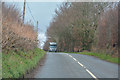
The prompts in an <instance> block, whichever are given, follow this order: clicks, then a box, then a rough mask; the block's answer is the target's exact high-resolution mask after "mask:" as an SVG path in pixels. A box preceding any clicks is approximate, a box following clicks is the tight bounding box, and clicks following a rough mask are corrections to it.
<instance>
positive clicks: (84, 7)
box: [44, 2, 120, 56]
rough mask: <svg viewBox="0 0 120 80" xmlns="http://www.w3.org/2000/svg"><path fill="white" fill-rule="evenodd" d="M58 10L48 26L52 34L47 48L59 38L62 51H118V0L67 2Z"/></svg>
mask: <svg viewBox="0 0 120 80" xmlns="http://www.w3.org/2000/svg"><path fill="white" fill-rule="evenodd" d="M55 13H56V15H55V16H54V18H53V20H52V22H51V23H50V25H49V28H48V29H47V33H46V34H47V36H48V37H50V38H48V39H47V41H46V43H45V46H44V49H45V50H48V46H49V45H48V42H49V41H55V42H57V44H58V48H57V49H58V51H67V52H80V51H84V50H87V51H93V52H98V53H106V54H110V55H115V56H117V55H118V3H111V2H105V3H103V2H98V3H97V2H94V3H93V2H67V3H63V4H62V5H61V6H59V7H58V8H57V9H56V10H55ZM119 37H120V36H119Z"/></svg>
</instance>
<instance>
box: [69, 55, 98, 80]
mask: <svg viewBox="0 0 120 80" xmlns="http://www.w3.org/2000/svg"><path fill="white" fill-rule="evenodd" d="M67 55H68V56H69V57H71V58H72V59H73V60H75V61H76V62H77V63H78V64H79V65H80V66H82V67H83V68H84V69H85V70H86V71H87V72H88V73H89V74H90V75H91V76H92V77H93V78H94V79H95V80H98V79H97V77H96V76H95V75H94V74H93V73H92V72H90V71H89V70H88V69H86V67H85V66H84V65H83V64H81V63H80V62H79V61H78V60H77V59H75V58H74V57H73V56H71V55H69V54H67Z"/></svg>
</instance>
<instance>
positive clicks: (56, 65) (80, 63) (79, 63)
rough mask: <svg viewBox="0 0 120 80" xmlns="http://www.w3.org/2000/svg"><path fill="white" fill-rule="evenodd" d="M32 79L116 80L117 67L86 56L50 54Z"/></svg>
mask: <svg viewBox="0 0 120 80" xmlns="http://www.w3.org/2000/svg"><path fill="white" fill-rule="evenodd" d="M34 78H96V80H97V78H118V65H117V64H113V63H109V62H106V61H103V60H100V59H98V58H95V57H92V56H87V55H81V54H67V53H52V52H51V53H47V56H46V60H45V62H44V64H43V65H42V66H41V67H40V68H39V69H38V71H37V72H36V74H35V76H34Z"/></svg>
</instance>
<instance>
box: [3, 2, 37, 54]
mask: <svg viewBox="0 0 120 80" xmlns="http://www.w3.org/2000/svg"><path fill="white" fill-rule="evenodd" d="M35 47H37V33H36V31H35V30H34V26H32V25H30V24H24V25H23V26H22V19H21V13H20V12H19V9H17V8H16V6H15V5H9V6H8V5H7V4H6V3H3V4H2V51H3V53H8V51H9V50H15V51H18V50H22V51H28V50H32V49H34V48H35Z"/></svg>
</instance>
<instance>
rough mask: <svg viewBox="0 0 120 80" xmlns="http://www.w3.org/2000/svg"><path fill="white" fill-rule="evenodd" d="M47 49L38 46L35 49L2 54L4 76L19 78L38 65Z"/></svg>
mask: <svg viewBox="0 0 120 80" xmlns="http://www.w3.org/2000/svg"><path fill="white" fill-rule="evenodd" d="M44 54H45V51H43V50H41V49H39V48H36V49H34V50H33V51H29V52H27V53H26V52H22V51H19V52H17V53H15V52H14V51H10V52H9V54H2V78H19V77H21V76H22V75H24V74H25V73H26V71H27V70H30V69H32V68H33V67H35V66H36V65H37V63H38V62H39V61H40V59H41V58H42V57H43V56H44Z"/></svg>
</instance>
